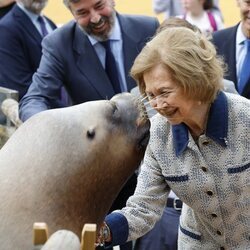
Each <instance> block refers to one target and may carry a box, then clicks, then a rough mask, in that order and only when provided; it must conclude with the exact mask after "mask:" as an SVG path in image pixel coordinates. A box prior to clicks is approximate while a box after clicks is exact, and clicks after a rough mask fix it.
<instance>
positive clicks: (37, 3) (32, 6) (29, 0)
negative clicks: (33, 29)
mask: <svg viewBox="0 0 250 250" xmlns="http://www.w3.org/2000/svg"><path fill="white" fill-rule="evenodd" d="M20 2H21V3H23V5H24V7H25V8H26V9H28V10H30V11H31V12H33V13H35V14H38V15H39V14H40V13H41V11H42V10H43V9H44V7H45V6H46V5H47V3H48V0H21V1H20Z"/></svg>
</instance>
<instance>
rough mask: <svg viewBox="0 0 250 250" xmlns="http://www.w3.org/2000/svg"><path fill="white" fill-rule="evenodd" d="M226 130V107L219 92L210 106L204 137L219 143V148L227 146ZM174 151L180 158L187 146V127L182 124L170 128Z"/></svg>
mask: <svg viewBox="0 0 250 250" xmlns="http://www.w3.org/2000/svg"><path fill="white" fill-rule="evenodd" d="M227 128H228V106H227V97H226V95H225V93H223V92H222V91H220V92H219V93H218V95H217V97H216V99H215V100H214V102H213V103H212V105H211V108H210V111H209V116H208V122H207V129H206V136H208V137H209V138H211V139H212V140H214V141H215V142H217V143H219V144H220V145H221V146H224V147H226V146H227ZM172 133H173V141H174V149H175V153H176V156H180V155H181V153H182V152H183V151H184V150H185V149H186V147H187V145H188V142H189V140H188V127H187V126H186V125H185V124H184V123H181V124H178V125H173V126H172Z"/></svg>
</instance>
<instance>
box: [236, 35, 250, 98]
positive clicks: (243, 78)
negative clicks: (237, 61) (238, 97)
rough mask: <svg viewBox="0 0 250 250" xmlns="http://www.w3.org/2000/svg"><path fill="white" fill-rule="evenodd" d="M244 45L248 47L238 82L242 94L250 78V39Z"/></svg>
mask: <svg viewBox="0 0 250 250" xmlns="http://www.w3.org/2000/svg"><path fill="white" fill-rule="evenodd" d="M244 46H245V47H246V49H247V53H246V56H245V59H244V61H243V64H242V67H241V73H240V80H239V82H238V91H239V93H240V94H242V92H243V89H244V87H245V85H246V84H247V82H248V80H249V78H250V39H247V40H245V42H244Z"/></svg>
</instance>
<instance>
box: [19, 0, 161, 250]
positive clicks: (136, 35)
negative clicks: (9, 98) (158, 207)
mask: <svg viewBox="0 0 250 250" xmlns="http://www.w3.org/2000/svg"><path fill="white" fill-rule="evenodd" d="M64 4H65V5H66V7H67V8H68V9H69V11H70V12H71V13H72V15H73V17H74V20H72V21H70V22H69V23H67V24H65V25H63V26H62V27H60V28H58V29H57V30H56V31H55V32H53V33H52V34H51V35H49V36H47V37H45V38H44V40H43V43H42V46H43V55H42V58H41V63H40V66H39V68H38V69H37V71H36V73H35V74H34V76H33V80H32V84H31V85H30V88H29V90H28V92H27V94H26V95H25V96H24V97H23V98H22V100H21V102H20V106H19V107H20V109H19V111H20V118H21V119H22V120H23V121H25V120H27V119H29V118H30V117H31V116H32V115H34V114H36V113H38V112H41V111H43V110H47V109H50V108H51V102H53V101H54V100H57V99H58V98H59V90H60V88H61V87H62V86H64V87H65V88H66V90H67V91H68V93H69V95H70V97H71V100H72V104H73V105H75V104H80V103H83V102H87V101H93V100H100V99H109V98H111V97H112V96H113V95H115V94H116V93H120V92H126V91H130V90H131V89H132V88H133V87H135V85H136V83H135V81H134V80H133V79H132V78H131V77H130V76H129V71H130V68H131V66H132V64H133V62H134V59H135V57H136V56H137V55H138V53H139V52H140V50H141V49H142V48H143V47H144V45H145V43H146V42H147V41H148V40H149V39H150V38H151V37H152V36H153V35H154V34H155V31H156V29H157V28H158V26H159V22H158V20H157V19H156V18H153V17H146V16H136V15H120V14H119V13H117V12H116V10H115V2H114V1H113V0H64ZM114 55H115V56H114ZM114 79H115V80H114ZM107 167H108V166H107ZM136 180H137V176H136V174H133V175H132V176H131V178H130V179H129V181H128V182H127V184H126V185H125V186H124V187H123V189H122V190H121V192H120V194H119V196H118V197H117V199H116V200H115V202H114V203H113V205H112V207H111V209H110V210H111V211H113V210H115V209H118V208H121V207H123V206H124V205H125V204H126V201H127V198H128V197H129V196H130V195H132V194H133V192H134V189H135V185H136ZM120 248H121V249H122V250H123V249H131V248H132V244H131V243H129V244H127V245H126V246H120Z"/></svg>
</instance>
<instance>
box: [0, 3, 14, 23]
mask: <svg viewBox="0 0 250 250" xmlns="http://www.w3.org/2000/svg"><path fill="white" fill-rule="evenodd" d="M15 2H16V1H15V0H0V19H1V18H2V17H4V16H5V15H6V14H7V13H8V12H9V11H10V10H11V9H12V7H13V6H14V4H15Z"/></svg>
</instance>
